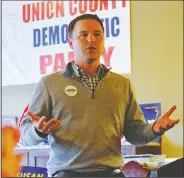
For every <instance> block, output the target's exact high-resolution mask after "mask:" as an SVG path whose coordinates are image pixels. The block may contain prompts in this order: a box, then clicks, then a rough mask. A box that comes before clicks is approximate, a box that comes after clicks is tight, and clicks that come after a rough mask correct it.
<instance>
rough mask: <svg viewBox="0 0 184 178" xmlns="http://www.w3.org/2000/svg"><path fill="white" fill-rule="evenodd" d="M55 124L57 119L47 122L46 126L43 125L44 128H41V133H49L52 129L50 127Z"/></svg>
mask: <svg viewBox="0 0 184 178" xmlns="http://www.w3.org/2000/svg"><path fill="white" fill-rule="evenodd" d="M56 123H57V119H51V120H50V121H48V122H47V124H45V126H44V127H43V128H42V131H43V132H50V130H51V129H52V126H53V125H55V124H56Z"/></svg>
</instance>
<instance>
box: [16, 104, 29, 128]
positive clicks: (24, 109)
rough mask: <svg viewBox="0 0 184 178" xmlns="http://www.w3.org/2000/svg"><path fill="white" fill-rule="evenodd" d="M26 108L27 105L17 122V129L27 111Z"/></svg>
mask: <svg viewBox="0 0 184 178" xmlns="http://www.w3.org/2000/svg"><path fill="white" fill-rule="evenodd" d="M28 108H29V105H27V106H26V107H25V109H24V111H23V113H22V115H21V117H20V120H19V123H18V128H20V124H21V122H22V119H23V117H24V114H25V113H26V112H27V111H28Z"/></svg>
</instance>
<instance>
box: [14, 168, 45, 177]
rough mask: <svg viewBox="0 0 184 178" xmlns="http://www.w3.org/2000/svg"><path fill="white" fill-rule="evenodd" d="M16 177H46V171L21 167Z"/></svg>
mask: <svg viewBox="0 0 184 178" xmlns="http://www.w3.org/2000/svg"><path fill="white" fill-rule="evenodd" d="M17 177H48V174H47V169H46V168H42V167H30V166H22V168H21V171H20V172H18V173H17Z"/></svg>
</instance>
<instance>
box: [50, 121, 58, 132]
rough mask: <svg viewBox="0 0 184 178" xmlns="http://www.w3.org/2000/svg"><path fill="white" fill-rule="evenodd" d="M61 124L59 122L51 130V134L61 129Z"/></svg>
mask: <svg viewBox="0 0 184 178" xmlns="http://www.w3.org/2000/svg"><path fill="white" fill-rule="evenodd" d="M60 124H61V122H60V121H57V123H56V124H55V125H54V126H53V127H52V129H51V130H50V132H54V131H56V130H57V129H58V128H59V127H60Z"/></svg>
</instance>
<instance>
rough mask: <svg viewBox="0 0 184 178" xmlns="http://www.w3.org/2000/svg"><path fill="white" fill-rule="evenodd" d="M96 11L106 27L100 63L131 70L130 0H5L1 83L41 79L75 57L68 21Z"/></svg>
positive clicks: (118, 69) (12, 83) (116, 70)
mask: <svg viewBox="0 0 184 178" xmlns="http://www.w3.org/2000/svg"><path fill="white" fill-rule="evenodd" d="M84 13H92V14H97V15H98V16H99V17H100V19H101V21H102V22H103V25H104V28H105V33H104V36H105V52H104V53H103V55H102V56H101V63H103V64H105V65H106V66H107V67H112V71H113V72H116V73H119V74H125V73H130V72H131V51H130V3H129V1H125V0H120V1H119V0H111V1H106V0H83V1H82V0H70V1H51V0H49V1H2V24H3V26H2V76H3V77H2V85H3V86H7V85H22V84H31V83H37V82H38V80H39V79H40V78H41V77H42V76H44V75H47V74H51V73H53V72H56V71H59V70H62V69H64V68H65V66H66V64H67V63H68V62H69V61H72V60H73V58H74V54H73V51H72V50H71V49H70V48H69V45H68V43H67V40H68V25H69V22H70V21H71V20H72V19H74V18H75V17H77V16H78V15H81V14H84Z"/></svg>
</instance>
